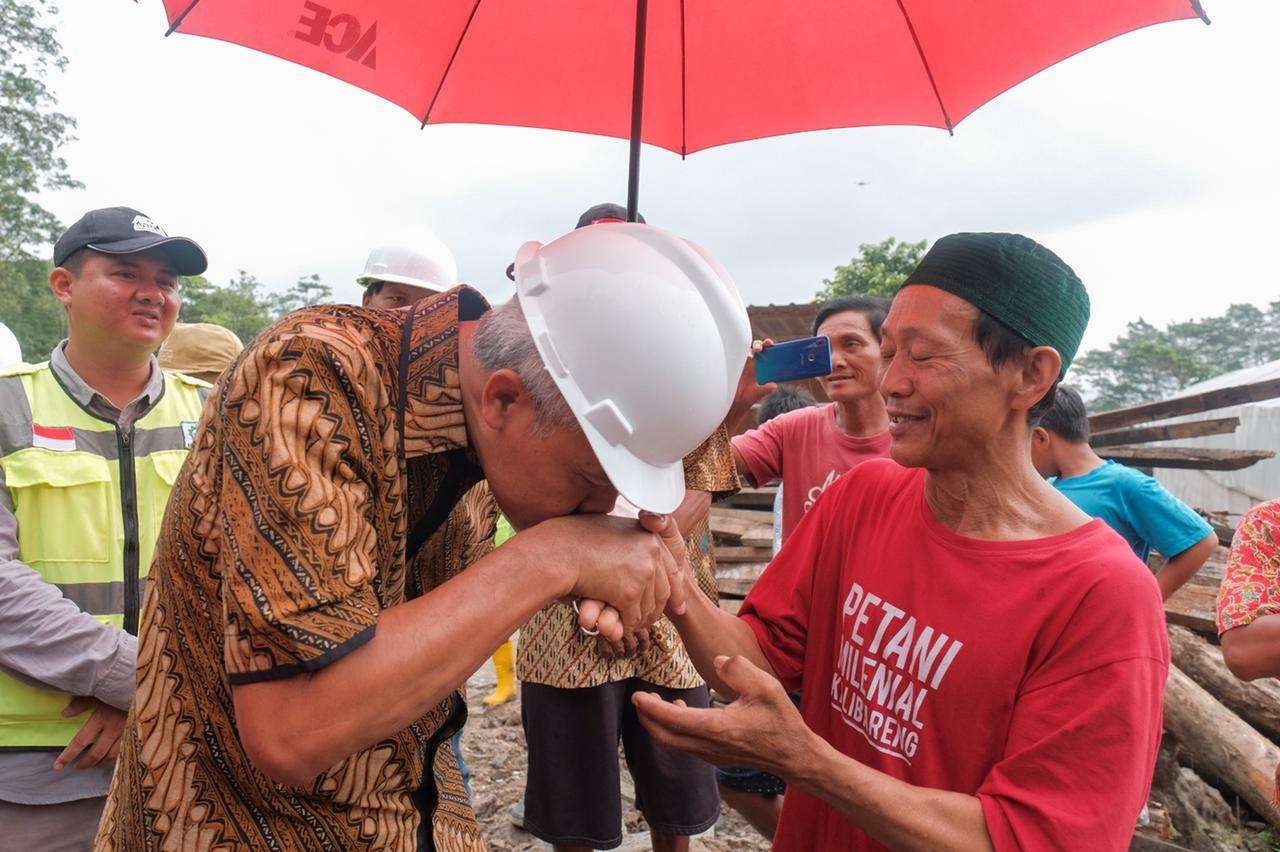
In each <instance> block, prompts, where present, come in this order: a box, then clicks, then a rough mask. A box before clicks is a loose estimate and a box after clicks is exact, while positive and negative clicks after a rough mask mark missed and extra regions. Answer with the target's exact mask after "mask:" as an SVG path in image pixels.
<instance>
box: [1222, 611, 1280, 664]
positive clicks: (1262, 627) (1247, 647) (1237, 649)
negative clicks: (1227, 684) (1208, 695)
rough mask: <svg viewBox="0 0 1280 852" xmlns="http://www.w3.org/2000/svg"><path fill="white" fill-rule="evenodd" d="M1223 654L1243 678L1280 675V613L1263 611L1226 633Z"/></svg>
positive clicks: (1223, 640) (1227, 662)
mask: <svg viewBox="0 0 1280 852" xmlns="http://www.w3.org/2000/svg"><path fill="white" fill-rule="evenodd" d="M1222 656H1223V659H1224V660H1225V661H1226V664H1227V668H1229V669H1230V670H1231V673H1232V674H1234V675H1235V676H1236V677H1238V678H1240V679H1241V680H1257V679H1258V678H1260V677H1280V615H1263V616H1260V617H1259V618H1256V619H1254V620H1253V621H1251V622H1249V623H1248V624H1246V625H1244V626H1243V627H1233V628H1231V629H1230V630H1228V631H1227V632H1226V633H1223V634H1222Z"/></svg>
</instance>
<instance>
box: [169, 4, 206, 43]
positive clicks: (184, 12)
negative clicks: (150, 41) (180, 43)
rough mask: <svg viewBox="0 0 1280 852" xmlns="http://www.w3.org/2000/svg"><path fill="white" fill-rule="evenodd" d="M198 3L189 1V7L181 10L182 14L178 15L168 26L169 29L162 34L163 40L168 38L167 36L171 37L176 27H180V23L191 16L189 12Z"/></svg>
mask: <svg viewBox="0 0 1280 852" xmlns="http://www.w3.org/2000/svg"><path fill="white" fill-rule="evenodd" d="M199 2H200V0H191V5H190V6H188V7H187V8H185V9H183V10H182V14H181V15H179V16H178V17H177V19H176V20H174V22H173V23H172V24H170V26H169V29H168V30H167V31H166V32H165V34H164V37H165V38H168V37H169V36H171V35H173V33H174V31H175V30H176V29H178V27H180V26H182V22H183V21H185V20H186V19H187V15H190V14H191V10H192V9H194V8H195V7H196V4H197V3H199Z"/></svg>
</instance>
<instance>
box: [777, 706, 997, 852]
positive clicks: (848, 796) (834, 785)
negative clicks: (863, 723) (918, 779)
mask: <svg viewBox="0 0 1280 852" xmlns="http://www.w3.org/2000/svg"><path fill="white" fill-rule="evenodd" d="M797 746H798V747H797V748H795V749H793V750H790V754H791V755H793V757H792V758H790V759H789V760H788V762H787V765H785V766H784V767H782V773H781V774H782V777H783V778H784V780H786V781H787V783H788V784H791V785H792V786H794V787H798V788H800V789H802V790H804V791H805V792H807V793H809V794H811V795H814V796H817V797H818V798H820V799H822V800H823V801H825V802H826V803H827V804H829V805H831V806H832V807H833V808H835V809H837V810H839V811H840V812H841V813H843V814H844V815H845V816H847V817H848V818H849V819H850V820H851V821H852V822H854V823H856V824H857V825H858V826H859V827H860V828H861V829H862V830H863V831H865V832H867V834H869V835H871V837H873V838H874V839H876V840H878V841H879V842H880V843H883V844H884V845H886V846H888V847H890V848H892V849H919V850H945V849H956V850H975V849H991V848H992V845H991V838H990V836H989V834H988V833H987V821H986V817H985V816H984V815H983V812H982V804H981V802H979V801H978V798H977V796H968V795H965V794H963V793H953V792H950V791H948V790H935V789H932V788H929V787H917V786H914V785H912V784H908V783H906V782H905V781H900V780H898V779H897V778H893V777H891V776H889V775H886V774H884V773H883V772H879V771H877V770H875V769H872V768H870V767H869V766H866V765H864V764H862V763H859V762H858V761H856V760H854V759H853V758H852V757H848V756H847V755H844V754H841V753H840V752H839V751H837V750H836V749H835V748H833V747H832V746H831V745H830V744H829V743H827V742H826V741H825V740H823V739H822V738H821V737H819V736H818V735H817V734H815V733H813V732H812V731H809V732H808V736H807V737H806V738H805V741H804V743H799V744H797Z"/></svg>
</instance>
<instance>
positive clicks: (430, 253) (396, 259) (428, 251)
mask: <svg viewBox="0 0 1280 852" xmlns="http://www.w3.org/2000/svg"><path fill="white" fill-rule="evenodd" d="M419 242H420V245H419V246H418V247H417V248H409V247H407V246H378V247H377V248H376V249H374V250H373V251H371V252H369V259H368V260H367V261H365V264H364V272H362V273H361V274H360V277H359V278H357V279H356V283H357V284H359V285H360V286H362V287H368V286H369V285H370V284H372V283H374V282H375V281H390V282H392V283H395V284H410V285H412V286H414V287H424V288H426V289H427V290H431V291H432V292H434V293H443V292H444V291H445V290H449V289H452V288H453V287H456V286H457V285H458V261H457V260H455V259H454V257H453V252H451V251H450V250H449V247H448V246H447V245H445V244H444V243H443V242H441V241H440V239H439V238H438V237H436V236H435V235H434V234H428V235H427V236H426V237H424V238H423V239H422V240H420V241H419Z"/></svg>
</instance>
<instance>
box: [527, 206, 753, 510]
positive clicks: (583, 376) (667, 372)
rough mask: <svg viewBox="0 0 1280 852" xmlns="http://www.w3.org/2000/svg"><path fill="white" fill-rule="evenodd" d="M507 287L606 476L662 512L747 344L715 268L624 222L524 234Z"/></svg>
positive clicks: (733, 380)
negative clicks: (549, 237)
mask: <svg viewBox="0 0 1280 852" xmlns="http://www.w3.org/2000/svg"><path fill="white" fill-rule="evenodd" d="M515 278H516V293H517V295H518V297H519V299H520V307H521V308H522V309H523V311H524V315H525V319H526V321H527V322H528V324H529V330H530V332H532V334H533V340H534V343H535V345H536V346H537V348H538V353H539V354H540V355H541V356H542V361H543V363H544V364H545V365H546V367H547V370H548V371H549V372H550V373H551V375H552V377H553V378H554V379H555V382H556V386H557V387H558V388H559V389H560V393H561V394H563V396H564V398H565V400H566V401H567V402H568V403H569V408H570V409H571V410H572V411H573V413H574V416H575V417H576V418H577V420H578V423H579V425H581V426H582V429H583V431H584V432H585V433H586V435H587V440H588V441H590V443H591V448H592V449H593V450H594V451H595V454H596V458H597V459H599V461H600V465H601V467H603V468H604V471H605V473H606V474H608V476H609V479H610V481H611V482H612V483H613V485H614V487H615V488H617V489H618V491H619V492H620V493H621V494H622V496H624V497H626V498H627V499H628V500H630V501H631V502H632V503H634V504H635V505H637V506H639V507H640V508H642V509H647V510H649V511H651V512H663V513H665V512H671V511H674V510H675V508H676V507H677V506H678V505H680V501H681V500H682V499H683V498H684V466H683V464H682V459H683V458H684V457H685V456H686V455H688V454H689V453H690V452H692V451H693V450H694V449H696V448H697V446H698V445H699V444H701V443H702V442H703V441H704V440H706V438H707V436H708V435H710V434H711V433H712V432H714V431H715V429H716V427H718V426H719V425H720V423H721V422H722V421H723V420H724V418H725V415H726V414H727V413H728V412H729V406H730V404H731V403H732V402H733V395H734V391H735V389H736V388H737V384H738V377H739V376H740V375H741V374H742V365H743V362H744V361H745V360H746V357H747V352H748V350H749V348H750V346H751V326H750V324H749V323H748V321H747V311H746V308H744V307H743V305H742V298H741V297H740V296H739V295H738V290H737V288H736V287H735V286H734V284H733V281H732V279H730V278H729V275H728V273H727V272H725V270H724V268H723V267H722V266H720V264H719V263H717V262H716V261H715V260H714V259H712V258H711V256H710V255H708V254H707V253H706V252H705V251H703V250H702V249H701V248H699V247H698V246H696V245H694V244H693V243H690V242H688V241H686V240H683V239H681V238H679V237H677V236H675V235H674V234H670V233H667V232H666V231H662V230H659V229H658V228H654V227H652V226H649V225H642V224H639V223H632V222H618V223H604V224H599V225H593V226H592V227H590V228H582V229H580V230H576V231H571V232H570V233H568V234H566V235H564V236H563V237H560V238H559V239H557V240H555V241H554V242H551V243H548V244H546V245H542V244H541V243H536V242H533V243H525V244H524V245H523V246H521V247H520V251H519V252H517V254H516V271H515Z"/></svg>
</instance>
